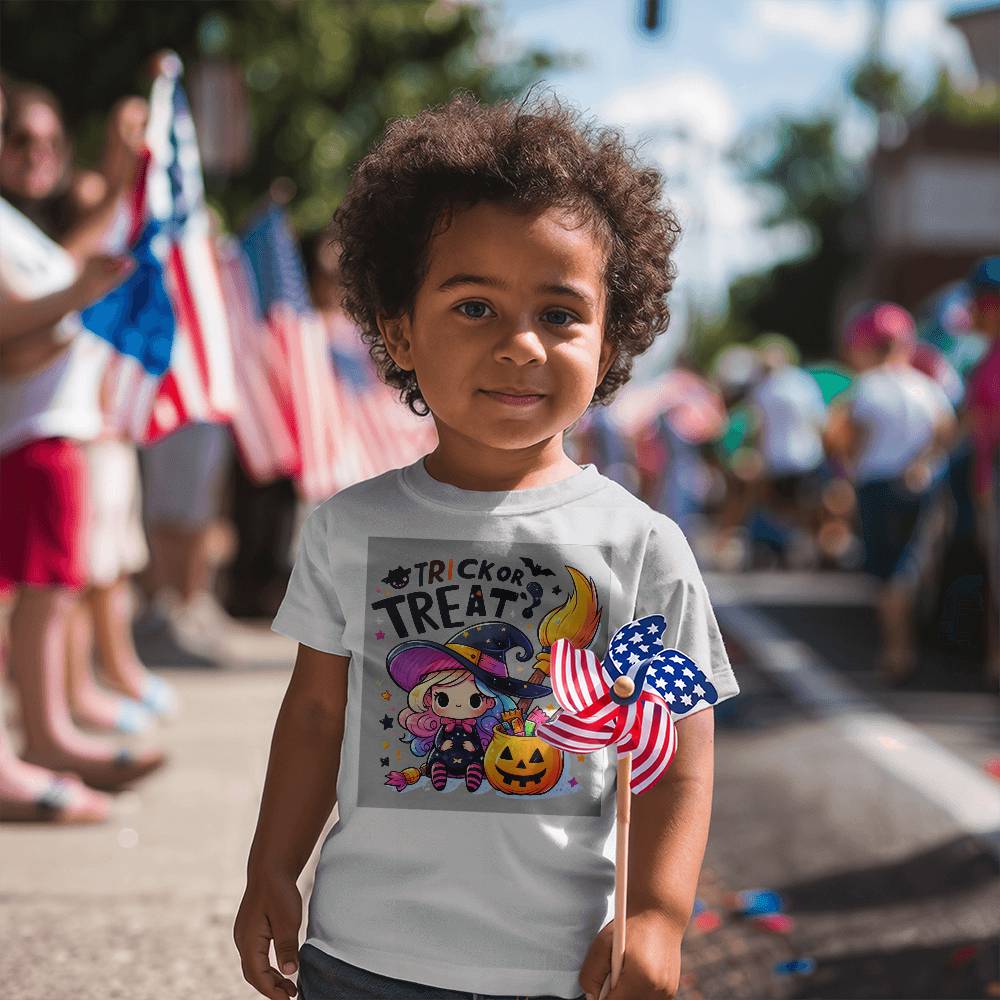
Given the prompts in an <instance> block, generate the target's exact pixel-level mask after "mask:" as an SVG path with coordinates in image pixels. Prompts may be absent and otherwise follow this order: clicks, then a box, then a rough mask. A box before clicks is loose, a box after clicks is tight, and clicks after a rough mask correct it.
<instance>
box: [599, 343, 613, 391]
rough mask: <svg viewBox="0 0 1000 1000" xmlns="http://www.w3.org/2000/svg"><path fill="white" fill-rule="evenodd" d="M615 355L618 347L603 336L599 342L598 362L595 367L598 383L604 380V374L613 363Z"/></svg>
mask: <svg viewBox="0 0 1000 1000" xmlns="http://www.w3.org/2000/svg"><path fill="white" fill-rule="evenodd" d="M617 357H618V348H617V347H616V346H615V345H614V344H613V343H612V342H611V341H610V340H609V339H608V338H607V337H605V338H604V340H603V341H602V343H601V356H600V364H599V366H598V369H597V384H598V385H600V384H601V383H602V382H603V381H604V376H605V375H607V374H608V371H609V370H610V368H611V366H612V365H613V364H614V363H615V358H617Z"/></svg>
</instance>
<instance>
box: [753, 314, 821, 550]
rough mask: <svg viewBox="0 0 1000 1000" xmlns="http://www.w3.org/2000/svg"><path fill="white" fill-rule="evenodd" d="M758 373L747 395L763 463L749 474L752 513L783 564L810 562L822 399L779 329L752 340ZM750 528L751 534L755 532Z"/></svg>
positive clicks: (817, 490) (815, 521) (816, 526)
mask: <svg viewBox="0 0 1000 1000" xmlns="http://www.w3.org/2000/svg"><path fill="white" fill-rule="evenodd" d="M752 346H753V347H754V348H755V349H756V350H757V352H758V355H759V357H760V377H759V380H758V381H757V382H756V384H755V385H754V386H753V388H752V389H751V390H750V392H749V395H748V399H747V401H748V405H749V406H750V408H751V410H752V412H753V415H754V420H753V426H754V427H755V433H754V434H753V435H752V438H751V440H752V441H753V443H754V444H755V446H756V447H757V449H758V450H759V452H760V455H761V459H762V463H763V468H762V470H761V475H760V477H759V478H758V479H757V480H755V484H754V485H755V492H754V497H755V501H756V510H755V512H754V515H753V517H754V519H755V520H757V519H765V520H769V521H770V522H771V525H772V530H774V531H775V532H776V534H777V535H778V537H779V538H780V539H781V541H780V543H779V554H780V556H781V559H782V561H783V562H784V563H785V564H786V565H789V564H790V565H795V566H797V567H805V566H814V565H815V564H816V557H817V548H816V542H815V539H816V535H817V532H818V531H819V527H820V522H819V517H820V510H821V506H820V497H821V494H822V489H823V484H824V478H825V477H824V475H823V460H824V452H823V438H822V434H823V428H824V427H825V425H826V415H827V413H826V403H825V401H824V400H823V393H822V392H821V391H820V387H819V384H818V383H817V381H816V379H815V378H813V377H812V376H811V375H810V374H809V373H808V372H806V371H804V370H803V369H802V368H800V367H799V365H798V362H799V357H800V355H799V351H798V348H796V346H795V345H794V344H793V343H792V341H790V340H789V339H788V338H787V337H783V336H781V335H780V334H774V333H771V334H764V335H762V336H761V337H758V338H757V340H755V341H754V342H753V344H752ZM760 533H761V532H754V531H753V530H752V529H751V535H755V534H760Z"/></svg>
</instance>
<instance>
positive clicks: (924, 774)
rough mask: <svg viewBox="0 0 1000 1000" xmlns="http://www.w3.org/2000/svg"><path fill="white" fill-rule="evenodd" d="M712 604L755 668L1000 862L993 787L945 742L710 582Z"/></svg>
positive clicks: (999, 809)
mask: <svg viewBox="0 0 1000 1000" xmlns="http://www.w3.org/2000/svg"><path fill="white" fill-rule="evenodd" d="M713 590H714V593H713V595H712V601H713V608H714V610H715V613H716V617H717V618H718V621H719V624H720V626H721V627H722V628H723V629H724V630H728V631H730V632H732V634H733V636H734V637H735V638H736V640H737V642H739V643H740V644H741V645H742V646H744V647H745V648H746V650H747V652H748V654H749V655H750V657H751V658H752V660H753V662H754V665H755V666H756V667H757V668H758V669H760V670H761V671H762V672H763V673H765V674H767V676H768V677H769V678H770V679H771V680H772V681H773V682H774V683H775V684H777V685H778V686H780V687H781V689H782V690H783V691H785V693H786V694H787V695H788V696H789V697H791V698H792V699H793V700H794V701H795V702H796V703H798V704H799V705H802V706H803V707H805V708H808V709H811V710H812V711H813V712H814V713H815V714H816V715H818V716H820V717H822V718H824V719H826V720H828V721H829V722H830V723H831V724H832V725H833V726H834V728H835V729H836V730H838V731H839V733H840V735H841V736H842V737H843V738H844V739H845V740H847V742H849V743H851V744H852V745H853V746H854V747H855V748H857V749H858V750H860V751H861V752H862V753H863V754H864V755H865V756H866V757H868V759H869V760H870V761H871V762H872V763H874V764H875V765H877V766H878V767H880V768H882V769H883V770H884V771H886V772H888V773H889V774H891V775H892V776H893V777H895V778H896V779H898V780H900V781H902V782H904V783H905V784H907V785H908V786H909V787H911V788H912V789H914V790H915V791H916V792H918V793H919V794H920V795H921V796H922V797H923V798H925V799H926V800H928V801H930V802H933V803H934V804H935V805H936V806H938V808H940V809H942V810H944V812H945V813H946V814H947V815H948V816H950V817H951V818H952V820H953V821H954V822H955V823H956V824H957V825H958V827H959V828H960V829H961V830H962V831H963V832H966V833H968V834H969V835H970V836H972V837H974V838H975V839H976V840H978V841H979V842H981V843H982V844H983V846H984V847H985V848H987V849H988V850H989V851H990V852H991V853H992V854H993V856H994V857H995V858H996V859H997V860H998V861H1000V788H998V786H997V782H996V779H994V778H990V777H987V776H986V775H985V774H981V773H980V772H979V771H977V770H976V769H975V768H974V767H972V766H971V765H970V764H968V763H967V762H966V761H964V760H962V759H961V758H960V757H957V756H956V755H955V754H953V753H952V752H951V751H950V750H948V749H947V748H946V747H943V746H942V745H941V744H940V743H938V742H937V741H935V740H933V739H931V738H930V737H929V736H927V735H925V734H924V733H923V732H921V731H920V730H919V729H917V728H916V727H914V726H912V725H911V724H910V723H908V722H906V721H905V720H903V719H901V718H899V717H898V716H896V715H892V714H890V713H888V712H886V711H884V710H883V709H882V707H881V706H880V705H878V704H877V703H876V702H875V701H873V700H872V699H871V698H870V697H869V696H868V695H867V694H865V693H864V692H863V691H862V690H861V689H860V688H858V687H857V685H855V684H853V683H851V682H850V681H849V680H847V679H846V678H845V677H844V676H843V675H842V674H841V673H840V672H839V671H837V670H835V669H834V668H833V667H831V666H830V665H829V664H828V663H827V661H826V660H824V659H823V657H822V656H820V655H819V654H818V653H817V652H816V651H815V650H814V649H812V648H810V647H809V646H808V645H807V644H806V643H804V642H802V641H801V640H799V639H796V638H794V637H793V636H791V635H790V634H789V633H788V632H787V631H785V629H783V628H782V627H781V626H780V625H779V624H777V623H776V622H775V621H774V620H773V619H771V618H769V617H768V616H767V615H765V614H764V613H763V612H760V611H757V610H754V609H753V608H752V607H749V606H747V605H746V604H742V603H740V601H739V595H738V593H737V592H736V591H735V589H734V588H732V587H730V586H727V585H725V584H721V585H720V584H716V586H715V587H714V588H713Z"/></svg>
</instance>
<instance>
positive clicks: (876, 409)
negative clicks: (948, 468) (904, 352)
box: [850, 365, 954, 485]
mask: <svg viewBox="0 0 1000 1000" xmlns="http://www.w3.org/2000/svg"><path fill="white" fill-rule="evenodd" d="M850 392H851V394H852V396H853V400H852V402H851V417H852V419H853V420H855V421H856V422H857V423H859V424H861V425H862V427H863V428H864V431H865V438H864V441H863V443H862V449H861V452H860V454H859V455H858V460H857V466H856V470H855V475H854V480H855V483H856V484H858V485H861V484H862V483H866V482H870V481H871V480H874V479H891V478H893V477H894V476H898V475H900V474H901V473H902V472H903V471H904V470H905V469H906V467H907V466H908V465H909V464H910V462H912V461H913V459H914V458H916V457H917V455H919V454H920V452H921V451H923V449H924V448H926V447H927V445H928V444H930V441H931V437H932V435H933V433H934V425H935V424H936V423H937V422H938V421H939V420H940V419H941V418H942V416H944V415H945V414H950V413H953V412H954V410H953V409H952V405H951V402H950V401H949V399H948V396H947V395H946V394H945V392H944V390H943V389H942V388H941V386H940V385H938V383H937V382H935V381H934V380H933V379H932V378H929V377H928V376H926V375H925V374H924V373H923V372H921V371H918V370H917V369H916V368H911V367H910V366H909V365H890V366H880V367H878V368H872V369H870V370H869V371H866V372H863V373H862V374H861V375H859V376H858V378H857V379H855V381H854V384H853V385H852V386H851V389H850ZM941 461H943V459H940V460H939V461H938V465H940V464H941ZM933 471H937V470H936V469H935V470H933Z"/></svg>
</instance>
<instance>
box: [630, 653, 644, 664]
mask: <svg viewBox="0 0 1000 1000" xmlns="http://www.w3.org/2000/svg"><path fill="white" fill-rule="evenodd" d="M628 662H629V663H631V664H632V665H633V666H635V664H637V663H642V657H641V656H639V654H638V653H630V654H629V658H628Z"/></svg>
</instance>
